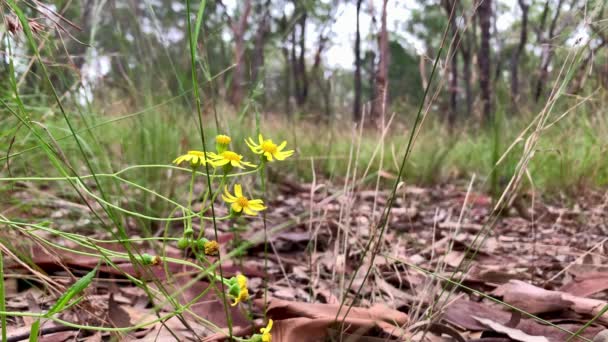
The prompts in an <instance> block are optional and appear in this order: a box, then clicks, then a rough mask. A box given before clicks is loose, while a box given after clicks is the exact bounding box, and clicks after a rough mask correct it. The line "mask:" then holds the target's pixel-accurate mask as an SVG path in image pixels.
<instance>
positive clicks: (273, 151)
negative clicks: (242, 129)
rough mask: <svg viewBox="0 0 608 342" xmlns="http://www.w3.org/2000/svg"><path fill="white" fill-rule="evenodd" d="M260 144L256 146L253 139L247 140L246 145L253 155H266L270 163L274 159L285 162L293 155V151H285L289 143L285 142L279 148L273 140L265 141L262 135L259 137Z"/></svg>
mask: <svg viewBox="0 0 608 342" xmlns="http://www.w3.org/2000/svg"><path fill="white" fill-rule="evenodd" d="M258 142H259V143H257V144H256V143H255V141H253V139H251V138H248V139H246V140H245V143H246V144H247V146H249V148H250V149H251V151H253V153H255V154H261V155H264V157H266V160H268V161H273V160H274V159H276V160H284V159H285V158H287V157H289V156H291V155H292V154H293V150H289V151H283V149H284V148H285V146H286V145H287V141H283V142H282V143H281V145H278V146H277V144H275V143H274V142H272V139H264V137H263V136H262V135H261V134H260V135H258Z"/></svg>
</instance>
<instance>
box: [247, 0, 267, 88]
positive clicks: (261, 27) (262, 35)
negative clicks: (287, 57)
mask: <svg viewBox="0 0 608 342" xmlns="http://www.w3.org/2000/svg"><path fill="white" fill-rule="evenodd" d="M256 7H257V8H256V10H257V12H262V16H261V18H260V22H259V24H258V28H257V31H256V34H255V39H254V43H253V46H254V47H253V58H252V61H251V79H252V80H253V81H254V82H256V83H257V82H263V79H264V76H263V75H262V72H261V71H260V69H263V68H264V62H265V58H264V57H265V55H264V47H265V46H266V39H267V38H268V32H269V31H270V27H269V23H268V19H269V18H270V0H266V1H265V3H264V4H261V3H259V4H258V5H257V6H256Z"/></svg>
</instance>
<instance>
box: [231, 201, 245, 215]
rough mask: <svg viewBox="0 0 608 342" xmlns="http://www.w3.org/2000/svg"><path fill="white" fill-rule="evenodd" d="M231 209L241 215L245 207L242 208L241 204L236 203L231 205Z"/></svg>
mask: <svg viewBox="0 0 608 342" xmlns="http://www.w3.org/2000/svg"><path fill="white" fill-rule="evenodd" d="M230 207H231V208H232V210H234V211H236V212H237V213H240V212H241V211H242V210H243V207H241V205H240V204H238V203H237V202H234V203H232V204H231V205H230Z"/></svg>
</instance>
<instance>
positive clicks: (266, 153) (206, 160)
mask: <svg viewBox="0 0 608 342" xmlns="http://www.w3.org/2000/svg"><path fill="white" fill-rule="evenodd" d="M231 141H232V139H230V137H229V136H227V135H223V134H220V135H218V136H217V137H216V138H215V147H216V150H217V151H216V152H207V153H206V154H205V153H204V152H201V151H196V150H191V151H188V153H186V154H184V155H181V156H179V157H177V158H176V159H175V160H174V161H173V163H174V164H178V165H179V164H181V163H183V162H190V166H191V167H193V168H197V167H199V166H201V165H206V164H209V165H211V166H212V167H224V171H226V172H229V171H230V170H231V169H232V167H238V168H241V169H244V168H245V166H247V167H256V165H255V164H252V163H250V162H246V161H243V156H242V155H240V154H238V153H236V152H234V151H231V150H229V149H228V145H230V142H231ZM245 143H246V144H247V146H249V148H250V149H251V151H252V152H253V153H255V154H258V155H260V157H261V158H260V161H261V162H266V161H269V162H271V161H274V160H285V158H287V157H289V156H291V155H292V154H293V152H294V151H293V150H288V151H283V150H284V149H285V146H286V145H287V142H286V141H283V142H282V143H281V144H280V145H277V144H275V143H274V142H273V141H272V139H264V137H263V136H262V135H261V134H260V135H258V143H256V142H255V141H254V140H253V139H252V138H248V139H246V140H245Z"/></svg>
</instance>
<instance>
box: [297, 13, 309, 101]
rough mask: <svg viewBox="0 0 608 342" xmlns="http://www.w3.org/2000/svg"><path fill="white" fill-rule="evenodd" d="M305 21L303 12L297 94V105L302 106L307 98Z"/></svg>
mask: <svg viewBox="0 0 608 342" xmlns="http://www.w3.org/2000/svg"><path fill="white" fill-rule="evenodd" d="M306 19H307V12H306V11H304V13H303V14H302V16H301V17H300V56H299V57H298V76H299V80H300V82H301V83H300V90H301V93H300V94H298V95H299V96H298V98H297V99H298V105H299V106H302V105H304V104H305V103H306V100H307V98H308V75H307V73H306V59H305V58H304V55H305V53H306Z"/></svg>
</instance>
